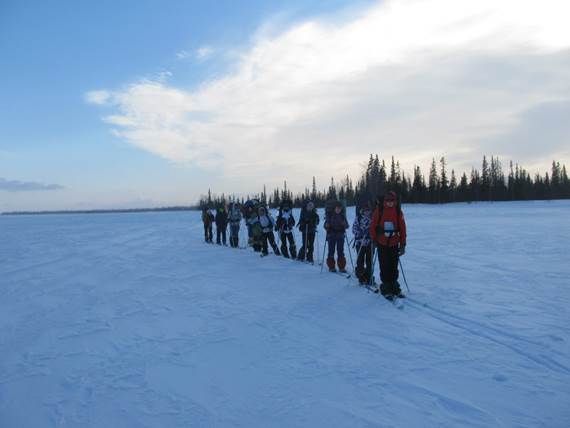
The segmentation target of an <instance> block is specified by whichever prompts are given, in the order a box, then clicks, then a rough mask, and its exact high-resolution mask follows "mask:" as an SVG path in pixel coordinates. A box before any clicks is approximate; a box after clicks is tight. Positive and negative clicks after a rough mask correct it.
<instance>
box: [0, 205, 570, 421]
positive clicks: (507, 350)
mask: <svg viewBox="0 0 570 428" xmlns="http://www.w3.org/2000/svg"><path fill="white" fill-rule="evenodd" d="M349 214H350V215H351V216H353V210H352V209H351V210H349ZM405 214H406V218H407V222H408V230H409V242H408V253H407V254H406V256H405V257H404V258H403V260H402V261H403V264H404V268H405V273H406V276H407V279H408V282H409V284H410V287H411V290H412V292H411V294H410V298H409V299H407V300H406V302H405V303H404V308H403V310H398V309H396V308H395V307H394V306H393V305H392V304H391V303H389V302H387V301H386V300H384V299H382V298H381V297H379V296H378V295H375V294H372V293H369V292H367V291H366V290H365V289H362V288H360V287H358V286H357V285H356V284H355V281H354V279H350V280H347V279H345V278H343V277H341V276H340V275H334V274H329V273H322V274H321V273H320V267H319V266H311V265H308V264H301V263H298V262H293V261H290V260H285V259H283V258H278V257H275V256H270V257H266V258H263V259H262V258H260V257H259V256H258V255H257V254H255V253H253V251H251V250H250V249H248V250H233V249H230V248H225V247H219V246H216V245H206V244H204V243H203V242H202V240H203V229H202V225H201V221H200V213H197V212H179V213H144V214H113V215H112V214H100V215H48V216H23V217H7V216H3V217H0V427H2V428H19V427H106V428H108V427H203V426H244V427H274V426H275V427H291V426H296V427H297V426H308V427H420V426H421V427H457V426H462V427H568V426H570V405H569V404H570V358H569V355H570V352H569V351H570V346H569V344H570V326H569V320H570V317H569V309H568V308H569V305H570V289H569V285H570V281H569V279H570V255H569V249H570V248H569V242H570V216H569V214H570V203H569V202H567V201H566V202H550V203H549V202H526V203H494V204H471V205H468V204H454V205H445V206H419V205H418V206H406V207H405ZM320 244H321V245H322V244H323V242H322V232H321V239H320ZM319 251H322V248H321V249H319ZM402 285H403V284H402Z"/></svg>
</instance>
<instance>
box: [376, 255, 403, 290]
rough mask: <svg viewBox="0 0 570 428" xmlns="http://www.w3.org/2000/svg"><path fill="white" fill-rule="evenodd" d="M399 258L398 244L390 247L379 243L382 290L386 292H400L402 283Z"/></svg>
mask: <svg viewBox="0 0 570 428" xmlns="http://www.w3.org/2000/svg"><path fill="white" fill-rule="evenodd" d="M398 260H400V255H399V248H398V246H397V245H394V246H393V247H388V246H386V245H378V264H379V265H380V280H381V281H382V284H381V285H380V292H381V293H382V294H383V295H386V294H400V293H401V292H402V290H401V289H400V284H399V283H398V277H399V274H400V272H399V271H398Z"/></svg>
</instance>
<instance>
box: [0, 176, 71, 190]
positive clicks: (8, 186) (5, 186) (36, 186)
mask: <svg viewBox="0 0 570 428" xmlns="http://www.w3.org/2000/svg"><path fill="white" fill-rule="evenodd" d="M61 189H64V187H63V186H60V185H59V184H45V183H36V182H33V181H18V180H6V179H5V178H1V177H0V190H3V191H6V192H37V191H46V190H61Z"/></svg>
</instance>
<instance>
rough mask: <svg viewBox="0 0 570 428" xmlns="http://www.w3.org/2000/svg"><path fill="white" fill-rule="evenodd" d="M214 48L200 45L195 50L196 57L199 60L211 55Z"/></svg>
mask: <svg viewBox="0 0 570 428" xmlns="http://www.w3.org/2000/svg"><path fill="white" fill-rule="evenodd" d="M213 53H214V49H213V48H212V47H210V46H201V47H200V48H198V49H197V50H196V58H197V59H198V60H200V61H204V60H206V59H208V58H209V57H210V56H212V55H213Z"/></svg>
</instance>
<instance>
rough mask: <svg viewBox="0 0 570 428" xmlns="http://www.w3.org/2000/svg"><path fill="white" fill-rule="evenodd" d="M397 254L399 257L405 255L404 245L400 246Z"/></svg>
mask: <svg viewBox="0 0 570 428" xmlns="http://www.w3.org/2000/svg"><path fill="white" fill-rule="evenodd" d="M399 254H400V256H403V255H404V254H406V246H405V245H400V251H399Z"/></svg>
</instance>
